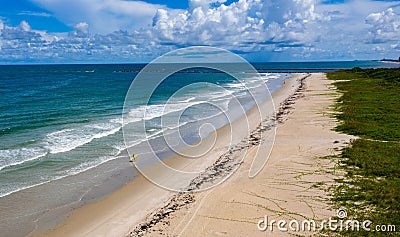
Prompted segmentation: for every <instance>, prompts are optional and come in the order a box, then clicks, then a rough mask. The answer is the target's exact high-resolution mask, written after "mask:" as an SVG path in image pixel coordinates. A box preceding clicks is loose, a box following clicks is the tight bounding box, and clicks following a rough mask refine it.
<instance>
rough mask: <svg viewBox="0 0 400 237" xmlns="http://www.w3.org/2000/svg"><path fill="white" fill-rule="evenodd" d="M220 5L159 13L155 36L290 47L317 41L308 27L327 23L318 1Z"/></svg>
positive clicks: (250, 0) (194, 2)
mask: <svg viewBox="0 0 400 237" xmlns="http://www.w3.org/2000/svg"><path fill="white" fill-rule="evenodd" d="M216 2H217V1H213V0H191V1H190V8H189V10H187V11H181V12H178V13H177V12H173V13H171V12H170V11H168V10H164V9H159V10H158V11H157V13H156V15H155V17H154V18H153V30H154V33H155V35H156V36H158V37H159V39H161V40H162V41H170V42H175V43H177V44H181V45H198V44H200V45H203V44H207V45H222V44H223V45H231V46H240V45H241V46H243V47H248V46H249V45H251V44H259V43H264V44H273V43H275V44H279V43H282V44H285V45H287V46H290V45H298V44H303V43H304V42H305V41H306V40H307V39H309V38H311V37H315V34H313V32H310V31H307V27H308V26H309V25H310V24H312V23H313V22H315V21H319V20H322V19H323V18H322V17H321V16H320V15H319V14H317V13H316V12H315V1H314V0H303V1H299V0H271V1H261V0H239V1H238V2H234V3H231V4H230V5H225V4H219V5H217V6H213V3H216ZM254 46H255V45H254ZM250 48H251V47H250Z"/></svg>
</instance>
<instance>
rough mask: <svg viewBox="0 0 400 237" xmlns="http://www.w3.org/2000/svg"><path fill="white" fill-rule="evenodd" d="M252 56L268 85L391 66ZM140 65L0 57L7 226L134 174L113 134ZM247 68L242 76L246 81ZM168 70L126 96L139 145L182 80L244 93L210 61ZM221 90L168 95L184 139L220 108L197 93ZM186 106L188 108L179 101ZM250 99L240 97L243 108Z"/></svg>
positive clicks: (214, 96) (209, 95)
mask: <svg viewBox="0 0 400 237" xmlns="http://www.w3.org/2000/svg"><path fill="white" fill-rule="evenodd" d="M253 65H254V67H255V68H256V69H257V70H258V71H259V72H260V74H261V77H262V79H263V80H264V81H265V83H267V85H268V87H269V90H270V91H271V92H273V91H275V90H276V89H278V88H279V87H280V86H281V85H282V83H283V80H284V79H286V78H288V77H289V76H290V74H289V72H315V71H324V72H325V71H333V70H337V69H344V68H352V67H356V66H358V67H362V68H369V67H390V66H395V65H392V64H388V63H382V62H378V61H352V62H311V63H254V64H253ZM143 67H144V65H143V64H119V65H15V66H0V95H1V99H0V111H1V113H0V208H1V209H0V210H1V211H0V216H1V218H2V219H5V221H3V220H2V222H3V223H7V226H8V228H9V229H12V228H13V226H14V225H19V224H20V223H23V222H24V221H25V222H26V220H36V221H37V220H38V219H40V218H43V219H44V220H45V218H46V217H45V215H46V214H47V213H48V212H49V211H51V210H57V209H58V210H61V209H63V208H67V209H68V208H75V207H77V206H80V205H83V203H86V202H89V201H92V200H96V199H98V198H100V197H102V196H104V195H106V194H107V193H109V192H111V191H113V190H115V189H117V188H118V187H120V186H122V185H123V184H124V183H126V182H128V181H130V180H132V179H134V177H135V175H136V173H135V171H134V169H133V168H132V167H130V165H129V162H128V154H127V152H126V147H125V143H124V140H123V135H122V127H123V126H125V124H124V121H123V120H122V111H123V106H124V100H125V96H126V93H127V91H128V89H129V86H130V84H131V83H132V81H133V80H134V78H135V76H136V75H137V73H138V72H139V71H140V70H141V69H142V68H143ZM153 73H154V72H153ZM252 77H254V75H244V79H245V80H248V81H249V83H251V80H252ZM170 79H171V80H168V81H167V82H166V83H163V84H162V86H160V87H159V88H157V90H156V91H155V93H154V95H153V97H152V98H151V101H150V102H149V103H145V102H146V101H141V99H140V98H141V95H140V94H137V95H135V96H136V97H135V98H137V101H136V102H137V106H136V107H134V108H131V109H130V111H128V112H129V118H130V119H129V121H128V122H129V123H137V124H138V125H137V126H140V124H141V122H142V120H145V121H146V135H145V136H143V134H139V135H138V136H137V138H134V140H133V142H134V145H136V146H137V147H138V149H139V151H140V144H141V143H142V142H144V141H145V140H146V139H154V140H157V139H158V138H159V137H161V136H162V135H163V132H165V130H166V129H176V127H165V126H162V124H161V119H160V118H161V115H162V114H163V113H164V111H163V108H164V107H163V105H164V104H165V102H166V101H167V100H168V98H169V97H170V96H171V95H172V94H174V93H175V92H176V91H177V90H179V89H180V88H181V87H183V86H185V85H191V84H194V83H198V82H203V83H204V82H206V83H212V84H218V85H220V86H222V87H224V88H225V89H226V90H227V91H228V92H229V94H230V95H234V96H242V97H243V98H245V97H246V94H245V88H243V86H242V85H241V84H240V82H238V81H237V80H235V79H234V78H233V77H231V76H229V75H227V74H224V73H221V72H218V71H215V70H209V69H204V68H197V69H192V70H184V71H182V72H179V73H175V74H173V75H172V76H170ZM230 98H231V97H230V96H228V95H226V94H224V93H221V92H220V91H215V90H212V89H209V88H207V87H202V86H199V87H197V88H196V87H194V88H192V89H191V90H188V91H186V92H185V93H183V94H178V95H177V96H176V98H174V103H175V104H173V106H172V107H173V108H175V109H174V112H181V113H182V119H181V121H180V124H179V126H182V128H184V129H183V131H185V133H184V136H185V138H186V139H187V141H188V142H189V143H193V142H196V140H198V139H201V138H200V137H198V134H197V133H193V132H192V130H191V129H193V128H194V127H196V126H195V124H196V122H198V121H200V120H204V119H209V120H212V119H213V118H217V117H218V115H219V113H220V111H219V110H218V109H214V108H212V107H207V105H206V102H208V101H217V102H218V103H219V105H220V108H225V109H228V107H227V105H228V104H229V100H230ZM136 102H135V103H136ZM191 106H193V108H194V109H191V110H187V109H186V108H188V107H191ZM251 106H252V104H251V103H249V104H248V106H247V107H246V109H249V108H251ZM181 110H182V111H181ZM183 110H185V111H183ZM143 111H146V115H145V117H143ZM125 122H126V121H125ZM189 125H190V126H189ZM223 125H224V124H223V123H220V124H218V125H217V126H219V127H221V126H223ZM135 139H136V140H135ZM160 153H162V152H161V151H160ZM168 155H170V153H168V152H167V153H165V154H163V156H164V157H167V156H168ZM11 213H12V214H11ZM21 216H24V218H25V219H24V218H22V219H21V218H20V217H21ZM17 220H18V221H17ZM25 226H27V227H28V228H27V230H24V231H25V232H21V233H20V234H21V235H25V234H27V233H29V232H27V231H28V229H32V228H33V227H34V226H35V223H28V224H26V225H25ZM1 227H2V228H1V229H3V226H1ZM29 227H32V228H29Z"/></svg>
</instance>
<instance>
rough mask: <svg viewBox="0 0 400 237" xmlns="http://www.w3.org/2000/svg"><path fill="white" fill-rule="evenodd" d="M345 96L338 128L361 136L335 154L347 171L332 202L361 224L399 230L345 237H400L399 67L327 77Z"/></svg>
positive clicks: (345, 233) (352, 233) (339, 105)
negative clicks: (391, 227) (366, 222)
mask: <svg viewBox="0 0 400 237" xmlns="http://www.w3.org/2000/svg"><path fill="white" fill-rule="evenodd" d="M328 78H329V79H332V80H338V81H337V82H335V85H336V87H337V88H338V89H339V90H340V91H341V92H342V93H343V95H342V96H341V97H340V98H339V99H338V102H339V103H337V110H338V111H339V112H340V113H339V114H338V115H337V118H338V119H339V121H340V122H341V123H340V125H339V126H337V127H336V130H337V131H339V132H343V133H347V134H352V135H356V136H359V137H360V138H359V139H356V140H355V141H353V142H352V143H351V144H350V146H348V147H346V148H344V149H343V150H342V151H341V154H340V155H338V156H335V157H334V158H336V159H337V160H338V162H339V163H340V164H341V165H340V167H342V168H343V169H344V170H345V171H346V175H345V178H344V179H337V185H336V186H334V187H335V188H334V190H335V191H334V195H333V197H332V200H333V201H334V203H336V205H337V206H338V207H339V206H342V207H346V208H347V210H348V212H349V215H350V216H351V217H353V218H357V219H358V220H360V221H362V220H371V221H372V223H373V224H372V226H371V229H374V228H375V227H376V225H395V226H396V232H390V233H389V232H376V231H371V232H367V231H360V232H358V231H342V232H340V233H339V234H340V235H341V236H399V235H400V69H360V68H354V69H352V70H344V71H339V72H333V73H328Z"/></svg>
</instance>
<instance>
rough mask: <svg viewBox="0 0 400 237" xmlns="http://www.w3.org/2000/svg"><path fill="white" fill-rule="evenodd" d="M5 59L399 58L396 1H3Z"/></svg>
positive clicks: (0, 54) (0, 29) (1, 51)
mask: <svg viewBox="0 0 400 237" xmlns="http://www.w3.org/2000/svg"><path fill="white" fill-rule="evenodd" d="M0 5H1V8H0V63H2V64H14V63H119V62H148V61H151V60H153V59H155V58H156V57H157V56H160V55H162V54H163V53H166V52H168V51H170V50H173V49H177V48H181V47H186V46H193V45H209V46H215V47H220V48H223V49H227V50H231V51H233V52H235V53H239V54H240V55H241V56H243V57H244V58H246V59H248V60H250V61H320V60H355V59H359V60H368V59H381V58H398V57H399V56H400V1H398V0H397V1H390V0H387V1H382V0H380V1H377V0H228V1H226V0H220V1H215V0H188V1H177V0H167V1H162V0H146V1H134V0H0Z"/></svg>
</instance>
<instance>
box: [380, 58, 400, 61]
mask: <svg viewBox="0 0 400 237" xmlns="http://www.w3.org/2000/svg"><path fill="white" fill-rule="evenodd" d="M381 62H400V57H399V59H386V58H384V59H382V60H381Z"/></svg>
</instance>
